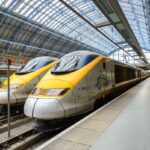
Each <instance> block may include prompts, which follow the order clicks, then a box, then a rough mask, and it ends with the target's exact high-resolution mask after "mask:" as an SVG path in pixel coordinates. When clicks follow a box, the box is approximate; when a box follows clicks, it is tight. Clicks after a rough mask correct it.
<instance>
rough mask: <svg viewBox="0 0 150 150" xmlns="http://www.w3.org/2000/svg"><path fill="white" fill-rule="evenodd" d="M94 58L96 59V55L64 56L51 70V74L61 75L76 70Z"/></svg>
mask: <svg viewBox="0 0 150 150" xmlns="http://www.w3.org/2000/svg"><path fill="white" fill-rule="evenodd" d="M96 57H98V55H66V56H64V57H62V58H61V59H60V60H59V61H58V63H57V65H56V66H55V67H53V68H52V70H51V73H52V74H62V73H68V72H72V71H75V70H78V69H80V68H82V67H84V66H85V65H87V64H88V63H90V62H91V61H92V60H94V59H95V58H96Z"/></svg>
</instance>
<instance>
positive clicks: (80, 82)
mask: <svg viewBox="0 0 150 150" xmlns="http://www.w3.org/2000/svg"><path fill="white" fill-rule="evenodd" d="M147 76H148V74H147V72H146V71H143V70H141V69H138V68H136V67H131V66H129V65H126V64H123V63H119V62H116V61H114V60H111V59H109V58H106V57H104V56H102V55H99V54H97V53H94V52H90V51H76V52H72V53H69V54H66V55H64V56H63V57H62V58H61V59H60V60H59V61H58V62H57V64H56V65H55V66H54V67H53V68H51V70H50V71H48V72H47V73H46V74H45V75H44V77H43V78H42V79H41V80H40V82H39V83H38V84H37V85H36V87H35V88H34V89H33V91H32V93H31V94H30V95H29V97H28V98H27V100H26V102H25V106H24V113H25V115H26V116H28V117H31V118H35V120H36V122H37V123H39V124H40V122H42V121H43V122H44V121H46V120H49V121H51V122H53V123H54V122H55V121H59V120H62V119H66V118H70V117H73V116H77V115H79V114H83V113H86V112H89V111H91V110H93V109H94V106H95V104H96V102H97V101H98V100H100V97H102V96H104V95H105V94H108V93H110V92H111V91H113V90H114V89H116V88H118V87H122V86H123V85H127V84H130V83H133V82H137V81H139V80H141V79H142V78H146V77H147Z"/></svg>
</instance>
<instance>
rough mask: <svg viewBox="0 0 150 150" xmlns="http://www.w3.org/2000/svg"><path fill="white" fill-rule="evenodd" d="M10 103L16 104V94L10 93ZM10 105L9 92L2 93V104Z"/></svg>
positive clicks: (0, 93) (0, 99) (0, 100)
mask: <svg viewBox="0 0 150 150" xmlns="http://www.w3.org/2000/svg"><path fill="white" fill-rule="evenodd" d="M10 102H11V103H16V97H15V94H13V93H10ZM7 103H8V93H7V91H4V92H3V91H0V104H7Z"/></svg>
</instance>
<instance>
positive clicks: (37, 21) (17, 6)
mask: <svg viewBox="0 0 150 150" xmlns="http://www.w3.org/2000/svg"><path fill="white" fill-rule="evenodd" d="M98 3H100V4H101V6H100V7H99V5H98ZM117 3H118V4H119V6H117V7H120V8H121V10H122V12H123V14H124V16H125V19H126V21H127V23H128V24H127V25H129V26H127V27H128V28H126V29H127V30H124V31H125V33H124V34H123V32H122V33H121V32H120V31H121V27H122V28H123V27H124V26H123V25H126V22H125V24H123V22H121V21H120V20H119V22H117V21H116V22H115V23H116V24H117V23H118V24H120V28H119V25H118V28H116V27H117V26H115V24H114V22H113V20H110V19H111V18H109V17H110V16H111V15H112V16H113V17H112V18H117V17H119V16H117V14H115V13H114V12H110V11H111V9H112V10H113V9H115V8H114V7H112V6H111V5H112V4H111V1H110V0H107V1H106V0H32V1H31V0H1V1H0V17H1V20H0V24H1V28H0V34H1V37H0V51H1V52H3V53H4V54H5V53H7V54H10V55H21V56H26V57H35V56H39V55H52V56H57V57H61V56H62V55H64V54H65V53H68V52H71V51H75V50H81V49H82V50H84V49H85V50H92V51H95V52H98V53H101V54H104V55H106V56H108V55H110V54H111V53H113V52H115V51H116V50H119V49H123V50H124V51H126V52H127V53H128V54H129V55H131V56H132V53H131V54H130V52H128V51H127V50H126V47H132V48H133V50H134V49H135V52H136V53H137V56H139V58H138V59H139V61H141V60H142V59H141V57H142V58H144V59H145V61H143V62H145V63H147V62H146V58H145V55H144V54H145V53H143V51H142V49H146V50H148V51H150V23H149V21H150V17H149V16H150V15H149V12H150V9H149V7H150V6H149V5H150V1H149V0H118V1H117ZM102 7H103V8H105V11H107V12H104V11H103V10H102ZM106 13H110V14H108V15H107V14H106ZM128 29H129V30H128ZM130 29H131V30H132V32H133V33H130V32H128V31H131V30H130ZM125 35H128V38H126V37H125ZM128 39H130V40H128ZM140 51H142V52H140ZM140 59H141V60H140Z"/></svg>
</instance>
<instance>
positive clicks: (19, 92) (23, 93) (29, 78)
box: [0, 57, 56, 105]
mask: <svg viewBox="0 0 150 150" xmlns="http://www.w3.org/2000/svg"><path fill="white" fill-rule="evenodd" d="M41 58H42V57H41ZM43 58H45V57H43ZM35 59H37V58H35ZM46 59H48V62H49V64H46V65H45V66H42V67H41V68H39V69H37V70H35V71H32V72H25V73H24V72H23V73H14V74H13V75H11V76H10V102H11V103H12V104H18V103H23V102H24V101H25V100H26V98H27V97H28V95H29V93H30V92H31V90H32V89H33V87H34V86H35V85H36V84H37V83H38V82H39V81H40V79H41V78H42V76H43V75H44V74H45V72H46V71H47V70H48V69H50V68H51V67H52V66H53V65H55V63H56V61H54V60H56V59H54V58H52V57H46ZM31 61H32V60H31ZM48 62H47V63H48ZM31 65H32V63H31ZM25 67H26V66H24V68H25ZM29 67H30V66H29ZM33 67H34V66H33ZM7 85H8V83H7V80H5V81H4V82H3V83H2V84H1V85H0V95H2V96H1V97H0V105H4V104H7V102H8V100H7V97H8V96H7V95H8V94H7Z"/></svg>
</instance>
